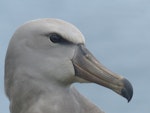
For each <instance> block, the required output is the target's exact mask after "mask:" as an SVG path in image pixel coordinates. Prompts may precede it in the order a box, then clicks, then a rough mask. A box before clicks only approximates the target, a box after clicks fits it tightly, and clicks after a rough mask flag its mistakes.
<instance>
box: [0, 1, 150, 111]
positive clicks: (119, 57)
mask: <svg viewBox="0 0 150 113" xmlns="http://www.w3.org/2000/svg"><path fill="white" fill-rule="evenodd" d="M149 6H150V1H149V0H113V1H111V0H95V1H87V0H82V1H81V0H38V1H35V0H33V1H31V0H26V1H20V0H13V1H8V0H5V1H0V14H1V19H0V20H1V21H0V59H1V60H0V69H1V73H0V106H1V111H0V113H9V102H8V99H7V98H6V96H5V93H4V85H3V84H4V71H3V70H4V58H5V53H6V49H7V46H8V43H9V40H10V38H11V36H12V35H13V33H14V32H15V30H16V29H17V27H18V26H20V25H21V24H23V23H25V22H26V21H29V20H33V19H38V18H51V17H52V18H59V19H63V20H65V21H69V22H71V23H72V24H74V25H75V26H77V27H78V28H79V29H80V31H81V32H82V33H83V34H84V36H85V38H86V46H87V48H88V49H89V50H90V51H91V52H92V53H93V54H94V55H95V56H96V57H97V59H99V61H100V62H102V63H103V64H104V65H105V66H106V67H108V68H109V69H110V70H112V71H114V72H116V73H118V74H121V75H123V76H124V77H126V78H128V79H129V80H130V81H131V83H132V84H133V87H134V96H133V99H132V100H131V102H130V103H127V101H126V100H125V99H123V98H122V97H120V96H118V95H117V94H116V93H114V92H112V91H111V90H109V89H106V88H104V87H101V86H98V85H95V84H75V85H76V87H77V89H78V90H79V91H80V92H81V93H82V94H83V95H85V96H86V97H87V98H89V99H90V100H91V101H92V102H93V103H95V104H96V105H97V106H99V107H100V108H102V109H103V110H104V111H105V112H106V113H117V112H118V113H119V112H121V113H141V112H143V113H149V112H150V108H149V105H150V97H149V95H150V87H149V86H150V82H149V80H150V76H149V75H150V69H149V67H150V60H149V58H150V51H149V48H150V7H149Z"/></svg>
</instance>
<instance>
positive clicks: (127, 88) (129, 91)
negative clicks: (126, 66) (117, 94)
mask: <svg viewBox="0 0 150 113" xmlns="http://www.w3.org/2000/svg"><path fill="white" fill-rule="evenodd" d="M122 81H123V83H124V88H123V89H122V90H121V95H122V96H123V97H125V98H126V99H127V100H128V102H130V100H131V99H132V96H133V87H132V85H131V83H130V82H129V81H128V80H127V79H125V78H124V79H123V80H122Z"/></svg>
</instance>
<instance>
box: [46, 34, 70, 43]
mask: <svg viewBox="0 0 150 113" xmlns="http://www.w3.org/2000/svg"><path fill="white" fill-rule="evenodd" d="M49 39H50V41H51V42H53V43H68V44H70V43H71V42H70V41H68V40H66V39H64V38H63V37H62V36H61V35H59V34H57V33H51V34H50V35H49Z"/></svg>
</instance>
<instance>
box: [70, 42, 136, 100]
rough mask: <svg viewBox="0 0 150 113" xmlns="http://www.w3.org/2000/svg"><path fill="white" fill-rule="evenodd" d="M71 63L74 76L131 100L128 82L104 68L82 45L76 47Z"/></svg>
mask: <svg viewBox="0 0 150 113" xmlns="http://www.w3.org/2000/svg"><path fill="white" fill-rule="evenodd" d="M72 63H73V66H74V69H75V75H76V76H78V77H80V78H82V79H85V80H87V81H89V82H93V83H96V84H99V85H102V86H104V87H107V88H109V89H112V90H113V91H115V92H116V93H118V94H119V95H121V96H123V97H125V98H126V99H127V100H128V102H129V101H130V100H131V98H132V95H133V88H132V85H131V84H130V82H129V81H128V80H127V79H125V78H123V77H122V76H119V75H117V74H116V73H113V72H111V71H110V70H108V69H107V68H106V67H104V66H103V65H102V64H101V63H100V62H99V61H98V60H97V59H96V58H95V57H94V56H93V55H92V54H91V53H90V52H89V51H88V49H86V47H85V46H84V45H83V44H80V45H78V46H77V49H76V51H75V55H74V57H73V59H72Z"/></svg>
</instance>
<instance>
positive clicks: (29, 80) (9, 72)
mask: <svg viewBox="0 0 150 113" xmlns="http://www.w3.org/2000/svg"><path fill="white" fill-rule="evenodd" d="M4 81H5V83H4V85H5V93H6V96H7V97H8V99H9V101H10V107H9V109H10V112H11V113H104V111H103V110H101V109H100V108H99V107H97V106H96V105H95V104H94V103H92V102H90V101H89V100H88V99H87V98H86V97H84V96H83V95H82V94H80V93H79V92H78V91H77V89H76V88H75V87H74V85H73V84H74V83H96V84H98V85H101V86H104V87H106V88H109V89H110V90H112V91H114V92H116V93H117V94H119V95H121V96H122V97H124V98H126V99H127V100H128V101H130V100H131V98H132V95H133V87H132V84H131V83H130V82H129V80H127V79H126V78H124V77H123V76H121V75H118V74H116V73H114V72H112V71H110V70H109V69H107V68H106V67H105V66H104V65H103V64H101V63H100V61H98V60H97V59H96V58H95V57H94V55H93V54H92V53H91V52H90V51H89V50H88V49H87V47H86V45H85V38H84V36H83V34H82V33H81V32H80V31H79V29H78V28H77V27H75V26H74V25H73V24H71V23H69V22H66V21H64V20H61V19H55V18H42V19H36V20H30V21H28V22H26V23H24V24H23V25H21V26H20V27H19V28H18V29H17V30H16V31H15V33H14V34H13V36H12V38H11V39H10V42H9V45H8V48H7V52H6V57H5V76H4Z"/></svg>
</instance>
